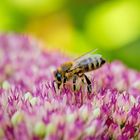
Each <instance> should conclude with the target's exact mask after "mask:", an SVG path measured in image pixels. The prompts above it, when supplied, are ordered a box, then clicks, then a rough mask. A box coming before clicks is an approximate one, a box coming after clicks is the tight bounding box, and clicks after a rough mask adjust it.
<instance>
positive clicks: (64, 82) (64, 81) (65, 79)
mask: <svg viewBox="0 0 140 140" xmlns="http://www.w3.org/2000/svg"><path fill="white" fill-rule="evenodd" d="M66 81H67V77H66V76H65V77H64V80H63V84H64V88H65V84H66Z"/></svg>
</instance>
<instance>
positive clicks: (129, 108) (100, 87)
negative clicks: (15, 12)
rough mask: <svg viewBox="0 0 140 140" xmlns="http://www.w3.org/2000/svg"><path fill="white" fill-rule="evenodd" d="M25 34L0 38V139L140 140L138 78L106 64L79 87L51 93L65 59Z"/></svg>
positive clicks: (126, 70) (120, 66)
mask: <svg viewBox="0 0 140 140" xmlns="http://www.w3.org/2000/svg"><path fill="white" fill-rule="evenodd" d="M38 46H40V45H39V44H38V43H37V42H36V41H35V40H33V39H31V38H29V37H26V36H24V35H16V34H9V35H7V34H2V35H0V75H1V76H0V139H3V140H5V139H10V140H13V139H15V140H19V139H20V140H27V139H29V140H30V139H31V140H42V139H44V140H62V139H63V140H78V139H81V140H90V139H93V140H95V139H96V140H97V139H99V140H100V139H103V140H108V139H118V140H124V139H125V140H127V139H140V134H139V133H140V129H139V128H140V73H138V72H136V71H134V70H131V69H128V68H127V67H125V66H124V65H123V64H122V63H121V62H119V61H115V62H112V63H111V64H106V65H104V66H103V67H102V68H100V69H99V70H96V71H93V72H91V73H90V74H89V75H88V76H89V77H90V79H91V81H92V88H93V92H92V93H91V94H90V95H89V94H88V93H87V91H86V88H84V87H85V86H86V85H82V86H81V88H80V89H79V90H78V91H76V92H73V91H72V90H71V89H68V88H66V89H64V88H63V89H62V90H61V92H57V93H55V90H54V85H53V83H52V81H53V70H55V69H56V68H57V67H58V66H59V65H60V64H62V63H63V62H65V61H67V60H68V59H67V58H66V57H65V56H63V55H61V54H59V53H56V52H49V51H44V50H42V49H41V48H39V47H38Z"/></svg>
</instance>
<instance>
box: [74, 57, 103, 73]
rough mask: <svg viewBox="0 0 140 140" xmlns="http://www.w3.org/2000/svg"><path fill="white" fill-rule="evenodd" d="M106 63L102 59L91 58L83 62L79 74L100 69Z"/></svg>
mask: <svg viewBox="0 0 140 140" xmlns="http://www.w3.org/2000/svg"><path fill="white" fill-rule="evenodd" d="M104 63H105V60H104V59H103V58H102V57H89V58H87V59H84V60H82V61H81V62H80V63H79V64H78V67H77V69H78V71H79V73H80V72H81V73H84V72H89V71H92V70H95V69H98V68H100V67H101V66H102V65H103V64H104Z"/></svg>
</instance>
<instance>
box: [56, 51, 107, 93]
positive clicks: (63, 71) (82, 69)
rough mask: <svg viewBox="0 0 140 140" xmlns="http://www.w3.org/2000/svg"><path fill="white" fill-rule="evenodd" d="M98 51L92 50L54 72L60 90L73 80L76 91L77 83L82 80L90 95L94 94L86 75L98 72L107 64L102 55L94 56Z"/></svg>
mask: <svg viewBox="0 0 140 140" xmlns="http://www.w3.org/2000/svg"><path fill="white" fill-rule="evenodd" d="M95 51H96V50H92V51H90V52H88V53H86V54H83V55H82V56H80V57H78V58H76V59H75V60H74V61H72V62H65V63H64V64H62V65H61V66H60V67H58V69H57V70H56V71H54V77H55V80H54V82H56V84H57V87H58V89H60V86H61V85H65V83H66V82H67V81H69V80H70V79H72V81H73V89H74V91H75V90H76V81H77V79H78V78H81V80H82V82H86V83H87V91H88V93H91V92H92V86H91V81H90V80H89V78H88V77H87V76H86V74H85V73H87V72H90V71H93V70H96V69H98V68H100V67H101V66H102V65H103V64H105V62H106V61H105V59H103V58H102V55H100V54H93V52H95Z"/></svg>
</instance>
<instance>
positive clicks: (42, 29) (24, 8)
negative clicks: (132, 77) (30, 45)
mask: <svg viewBox="0 0 140 140" xmlns="http://www.w3.org/2000/svg"><path fill="white" fill-rule="evenodd" d="M139 15H140V2H139V0H114V1H109V0H93V1H91V0H86V1H85V0H67V1H65V0H5V1H1V4H0V31H1V32H21V33H26V34H30V35H32V36H34V37H36V38H38V39H40V40H42V41H43V42H44V43H45V44H46V47H49V48H52V49H54V48H59V49H60V50H61V51H62V52H64V53H68V54H69V55H74V56H75V55H76V56H77V55H80V54H82V53H85V52H87V51H89V50H92V49H95V48H98V49H99V51H100V52H101V53H102V54H103V55H104V56H105V57H106V58H107V60H108V61H112V60H114V59H120V60H122V61H123V62H124V63H125V64H127V65H128V66H130V67H133V68H136V69H138V70H140V65H139V64H138V63H137V61H138V60H140V55H139V53H140V17H139Z"/></svg>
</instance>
